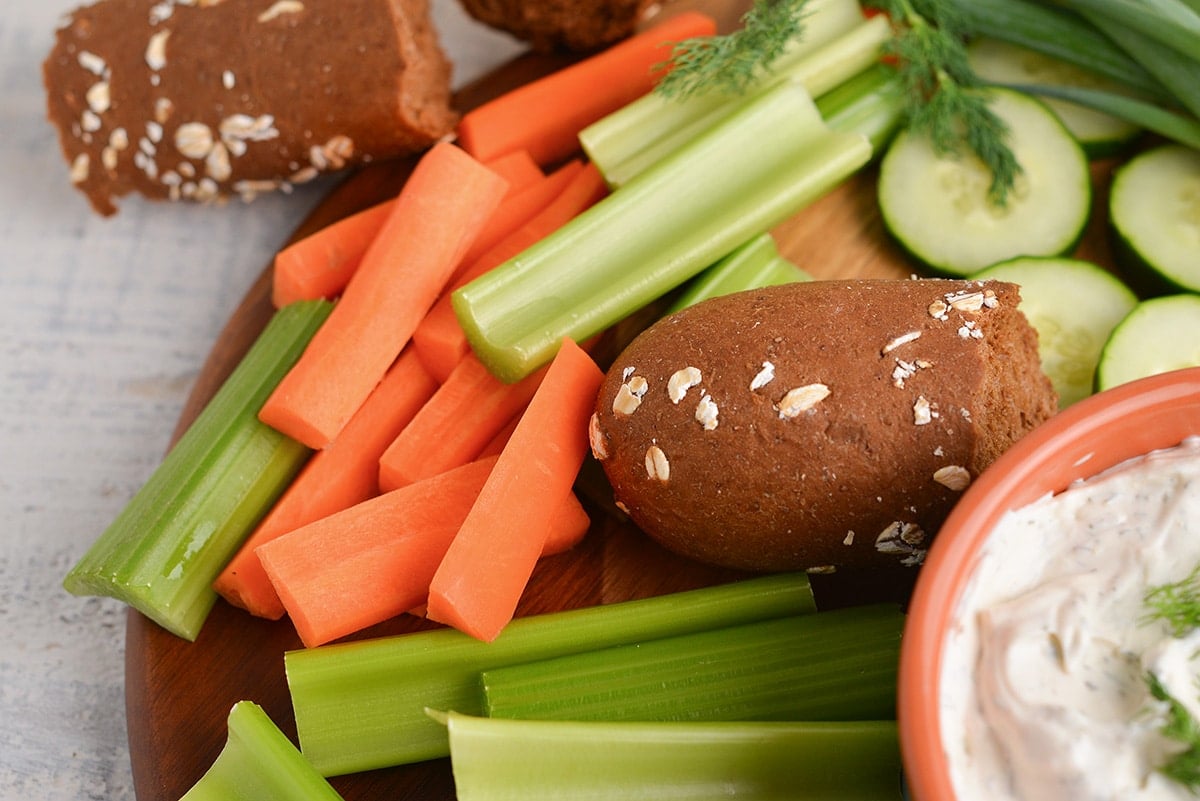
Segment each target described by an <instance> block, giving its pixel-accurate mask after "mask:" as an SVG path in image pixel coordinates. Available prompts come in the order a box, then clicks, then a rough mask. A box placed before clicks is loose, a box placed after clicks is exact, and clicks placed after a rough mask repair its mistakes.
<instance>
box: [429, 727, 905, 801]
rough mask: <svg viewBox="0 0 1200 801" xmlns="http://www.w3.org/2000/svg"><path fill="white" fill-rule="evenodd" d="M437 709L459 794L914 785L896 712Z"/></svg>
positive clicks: (745, 793) (890, 796) (864, 795)
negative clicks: (903, 765)
mask: <svg viewBox="0 0 1200 801" xmlns="http://www.w3.org/2000/svg"><path fill="white" fill-rule="evenodd" d="M431 714H436V713H431ZM437 717H438V718H439V719H440V720H443V721H445V724H446V726H447V728H448V730H449V734H450V763H451V767H452V770H453V772H454V784H455V790H456V794H457V797H458V799H459V801H599V799H605V801H625V800H626V799H630V800H632V799H649V798H654V799H674V801H709V800H710V799H711V800H713V801H715V799H724V798H741V799H745V801H795V799H808V800H809V801H844V799H855V801H899V799H901V798H902V797H903V796H902V791H901V778H900V748H899V743H898V736H897V732H896V723H895V721H891V720H873V721H860V722H852V723H835V722H828V721H820V722H813V723H801V722H791V721H788V722H782V721H774V722H765V723H764V722H758V723H747V722H717V723H657V722H653V723H644V722H638V723H610V722H566V721H531V720H497V719H491V718H481V717H473V716H467V715H462V714H456V713H450V714H438V715H437Z"/></svg>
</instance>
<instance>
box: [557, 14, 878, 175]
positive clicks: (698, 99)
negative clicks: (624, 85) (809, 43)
mask: <svg viewBox="0 0 1200 801" xmlns="http://www.w3.org/2000/svg"><path fill="white" fill-rule="evenodd" d="M890 36H891V26H890V25H889V23H888V21H887V20H886V19H885V18H883V17H882V16H879V17H873V18H871V19H868V20H859V21H858V22H857V24H856V25H855V26H854V27H852V28H849V29H848V30H846V31H843V32H842V33H841V34H839V35H838V36H837V37H836V38H833V39H830V40H828V41H825V42H823V43H821V44H820V46H819V47H813V48H810V49H808V50H805V51H804V52H803V54H801V55H799V56H797V57H794V58H791V59H789V61H788V62H787V63H785V64H780V65H777V66H776V68H775V69H773V70H772V71H771V72H770V73H769V75H768V76H767V79H766V80H763V81H762V82H761V83H760V85H759V86H758V88H757V89H755V90H753V91H751V92H748V93H747V94H745V95H742V96H739V97H729V96H728V95H721V94H705V95H694V96H690V97H687V98H682V99H666V98H662V97H660V96H659V95H657V94H650V95H645V96H643V97H642V98H639V99H638V100H635V101H634V102H633V103H632V104H630V105H629V106H626V108H625V109H621V110H618V111H616V112H614V115H623V114H627V113H629V112H628V111H626V109H630V110H637V109H638V107H639V106H644V107H646V109H645V110H644V111H642V112H641V114H640V115H639V116H640V117H645V116H646V115H648V114H650V113H652V112H655V109H656V108H657V111H656V118H655V120H654V121H653V122H651V121H648V120H644V119H642V120H639V119H638V118H637V117H635V119H633V120H629V121H625V122H624V123H623V132H624V134H625V135H624V136H623V137H621V138H617V137H616V136H615V134H611V133H610V134H609V135H608V136H607V138H601V136H600V135H599V134H600V133H603V131H601V132H599V133H598V132H596V131H595V129H596V128H597V127H602V126H605V125H610V126H615V125H617V124H618V123H621V122H622V121H621V120H619V119H616V120H611V121H610V122H606V120H609V119H610V118H606V119H605V120H600V121H599V122H597V123H594V124H593V126H592V127H591V128H588V129H584V130H583V131H582V132H580V136H579V141H580V143H581V144H582V145H583V148H584V151H585V152H586V153H587V154H588V157H589V158H590V159H591V160H592V162H593V163H594V164H596V166H597V167H598V168H599V169H600V171H601V172H602V173H603V174H604V178H605V180H606V181H607V182H608V184H609V185H610V186H622V185H624V184H625V183H628V182H629V180H630V179H631V178H633V177H634V176H635V175H637V174H638V173H640V172H643V171H644V170H646V169H647V168H648V167H650V166H651V165H652V164H654V163H656V162H658V161H660V160H662V159H663V158H664V157H666V156H667V155H668V154H670V153H672V152H674V151H675V150H677V149H678V148H680V147H682V146H683V145H684V144H686V143H687V142H689V141H691V140H692V139H694V138H696V137H697V136H702V135H703V134H704V132H705V131H707V130H710V129H711V128H712V127H713V126H714V125H716V124H718V123H719V122H721V121H722V120H725V119H727V118H728V117H729V116H730V115H731V114H734V113H736V111H737V109H738V108H739V107H740V106H741V105H743V104H745V103H747V102H749V101H750V100H752V99H753V98H755V97H758V96H760V95H761V94H762V93H763V92H766V91H770V89H771V88H773V87H775V86H778V85H779V84H780V83H784V82H793V83H797V84H799V85H801V86H803V87H804V88H805V89H806V90H807V91H808V93H809V94H810V95H812V96H814V97H818V96H820V95H822V94H824V93H825V92H827V91H829V90H831V89H833V88H834V87H836V86H838V85H840V84H841V83H843V82H845V81H846V80H849V79H850V78H851V77H853V76H854V75H857V74H858V73H860V72H862V71H863V70H865V69H867V68H868V67H870V66H871V65H872V64H874V63H875V62H876V61H878V59H879V54H880V49H881V47H882V45H883V43H884V42H885V41H886V40H887V39H888V37H890ZM611 116H613V115H610V117H611ZM639 121H640V122H641V125H640V126H636V127H635V124H634V123H635V122H639ZM668 122H669V127H666V126H667V124H668ZM652 126H664V127H665V130H661V131H658V132H653V131H651V130H650V129H651V127H652Z"/></svg>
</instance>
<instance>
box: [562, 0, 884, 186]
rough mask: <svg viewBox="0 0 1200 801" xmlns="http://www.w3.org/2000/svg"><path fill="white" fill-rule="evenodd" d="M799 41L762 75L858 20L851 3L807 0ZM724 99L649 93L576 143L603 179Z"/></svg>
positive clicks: (599, 123) (714, 95)
mask: <svg viewBox="0 0 1200 801" xmlns="http://www.w3.org/2000/svg"><path fill="white" fill-rule="evenodd" d="M804 14H805V18H804V28H803V31H802V34H801V38H800V40H799V41H798V42H796V43H795V44H794V45H793V46H792V47H791V48H789V49H788V51H787V52H786V53H784V54H783V55H782V56H780V58H779V59H778V60H776V62H775V63H774V64H773V65H772V68H771V71H770V73H769V74H768V75H766V76H764V78H763V80H764V81H765V82H768V83H771V82H774V79H775V76H777V75H778V74H779V73H780V71H782V70H785V69H786V68H787V67H788V66H790V65H791V64H792V63H793V62H795V61H796V60H797V59H801V58H803V57H804V56H805V55H807V54H808V53H810V52H811V51H812V50H813V49H815V48H817V47H819V46H821V45H823V44H825V43H827V42H829V41H832V40H833V39H835V38H837V37H839V36H841V35H842V34H844V33H846V32H847V31H849V30H850V29H852V28H853V27H854V26H855V25H856V24H858V23H859V22H860V21H861V20H862V8H861V7H860V5H859V3H858V2H857V0H808V3H806V5H805V7H804ZM729 100H730V98H729V97H728V96H727V95H723V94H722V93H719V92H713V93H707V94H693V95H689V96H688V97H686V98H683V99H676V98H672V99H668V98H666V97H663V96H662V95H661V94H660V93H658V92H651V93H649V94H646V95H643V96H642V97H640V98H638V99H637V100H634V101H633V102H631V103H629V104H627V105H625V106H624V107H622V108H620V109H618V110H617V111H615V112H613V113H611V114H609V115H608V116H606V117H604V118H603V119H601V120H599V121H597V122H595V123H592V124H591V125H589V126H588V127H586V128H584V130H583V131H581V132H580V135H579V141H580V144H581V145H582V146H583V150H584V152H585V153H587V154H588V157H589V159H590V160H591V161H592V162H593V163H595V164H596V166H597V167H599V168H600V172H601V173H602V174H605V175H606V177H607V172H608V168H609V166H610V165H611V164H614V163H617V162H620V161H624V160H625V158H626V157H627V156H629V155H632V154H633V153H635V152H637V151H638V150H640V149H641V148H643V147H645V146H647V144H648V143H650V142H656V141H658V140H659V139H661V138H663V137H669V136H673V135H674V134H675V133H676V132H677V131H680V130H682V129H685V128H691V126H692V125H693V123H694V122H695V121H696V120H697V119H700V118H704V117H707V116H709V115H710V114H713V113H716V112H718V110H719V109H721V108H722V107H723V106H725V105H726V104H727V103H728V101H729Z"/></svg>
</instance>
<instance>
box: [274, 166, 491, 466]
mask: <svg viewBox="0 0 1200 801" xmlns="http://www.w3.org/2000/svg"><path fill="white" fill-rule="evenodd" d="M504 191H505V183H504V181H503V180H502V179H501V178H499V177H498V176H497V175H496V174H495V173H493V172H492V171H491V170H489V169H487V168H486V167H484V166H483V165H482V164H480V163H479V162H478V161H476V160H475V159H474V158H472V157H471V156H470V155H468V154H467V153H466V152H464V151H463V150H461V149H460V148H458V147H455V146H454V145H452V144H449V143H446V142H440V143H438V144H436V145H434V146H433V147H432V148H431V149H430V150H428V151H427V152H426V153H425V155H423V156H422V157H421V160H420V161H419V162H418V163H417V165H416V168H415V169H414V170H413V173H412V175H411V176H410V177H409V179H408V181H407V182H406V183H405V184H404V188H403V189H402V190H401V191H400V195H399V196H398V197H397V199H396V202H395V205H394V206H393V208H392V213H391V215H389V217H388V220H387V222H386V223H385V224H384V227H383V228H382V229H381V230H380V232H379V233H378V235H376V237H375V239H374V240H372V242H371V246H370V247H369V248H368V249H367V252H366V253H365V254H364V255H363V260H362V263H361V264H360V265H359V267H358V270H356V271H355V273H354V275H353V277H352V278H351V279H350V283H348V284H347V285H346V289H345V291H344V292H343V293H342V297H341V299H340V300H339V301H338V303H337V305H336V306H334V308H333V311H332V312H331V313H330V315H329V317H328V318H327V319H326V321H325V323H324V325H322V326H321V328H320V329H319V330H318V331H317V333H316V335H315V336H314V337H313V338H312V340H311V341H310V342H309V345H308V347H307V348H306V349H305V351H304V353H303V354H302V355H301V356H300V359H299V360H298V361H297V362H296V364H295V365H294V366H293V367H292V369H291V370H290V371H288V373H287V375H285V376H284V378H283V380H282V381H281V382H280V383H279V385H278V386H277V387H276V388H275V391H274V392H272V393H271V395H270V397H268V398H267V401H266V403H265V404H263V407H262V409H261V410H260V411H259V419H260V420H262V421H263V422H264V423H266V424H267V425H269V426H272V427H273V428H275V429H277V430H278V431H280V432H282V433H284V434H286V435H288V436H290V437H292V438H293V439H296V440H298V441H300V442H302V443H304V444H305V445H308V446H309V447H310V448H323V447H325V446H326V445H328V444H329V442H330V440H332V439H333V438H334V437H335V436H336V435H337V433H338V432H339V431H340V430H341V429H342V427H343V426H344V425H345V424H346V421H347V420H349V419H350V417H351V415H353V414H354V412H355V411H356V410H357V409H358V407H359V406H361V405H362V403H363V401H364V400H365V399H366V397H367V395H369V394H370V392H371V390H372V389H374V388H375V385H376V384H378V383H379V381H380V379H382V378H383V374H384V373H385V372H387V369H388V367H389V366H390V365H391V363H392V362H393V361H395V359H396V357H397V356H398V355H399V354H400V351H401V350H402V349H403V348H404V346H405V345H406V344H407V343H408V340H409V338H410V337H411V336H412V332H413V330H414V329H415V328H416V327H417V323H419V322H420V321H421V318H422V317H424V316H425V313H426V312H428V311H429V307H430V306H432V305H433V303H434V301H435V300H437V298H438V295H439V294H441V292H442V289H443V288H444V287H445V285H446V282H447V281H448V280H449V278H450V276H451V275H452V274H453V272H454V269H455V267H456V266H457V265H458V262H459V260H460V259H461V258H462V255H463V253H465V252H466V250H467V248H468V247H470V244H471V241H472V240H473V239H474V238H475V236H477V235H478V233H479V231H480V229H481V228H482V227H483V225H484V223H485V222H486V221H487V219H488V217H489V216H490V215H491V214H492V212H493V211H494V210H495V209H496V207H497V206H498V205H499V203H500V200H501V198H502V196H503V194H504Z"/></svg>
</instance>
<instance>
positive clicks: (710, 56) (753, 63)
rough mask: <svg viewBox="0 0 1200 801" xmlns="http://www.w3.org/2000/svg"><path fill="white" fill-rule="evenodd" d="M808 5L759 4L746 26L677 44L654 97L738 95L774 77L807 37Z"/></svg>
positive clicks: (791, 1)
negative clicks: (785, 57) (768, 76)
mask: <svg viewBox="0 0 1200 801" xmlns="http://www.w3.org/2000/svg"><path fill="white" fill-rule="evenodd" d="M807 3H808V0H755V2H754V5H753V6H752V7H751V8H750V10H749V11H747V12H746V13H745V14H744V15H743V16H742V19H741V22H742V26H741V27H740V28H738V29H737V30H735V31H732V32H730V33H726V34H721V35H718V36H697V37H692V38H690V39H684V40H682V41H680V42H676V43H674V45H673V46H672V48H671V56H670V58H669V59H668V60H667V61H666V63H665V64H664V65H663V66H666V67H669V71H668V72H667V73H666V74H665V75H664V76H663V78H662V80H660V81H659V82H658V85H657V87H656V91H657V92H658V93H659V94H661V95H663V96H664V97H668V98H685V97H688V96H690V95H697V94H703V93H707V92H724V93H727V94H732V95H737V94H741V93H743V92H745V91H746V90H747V89H748V88H749V87H750V86H751V85H752V84H753V83H754V82H755V81H757V80H759V79H760V77H762V76H763V75H765V74H767V73H768V72H770V70H771V67H772V65H773V64H774V63H775V61H776V60H777V59H778V58H779V57H780V56H781V55H783V54H784V52H785V51H786V50H787V48H788V46H789V45H790V44H791V43H792V42H793V41H795V40H798V39H800V38H801V37H802V36H803V34H804V18H805V16H806V11H805V8H804V6H805V5H806V4H807Z"/></svg>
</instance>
